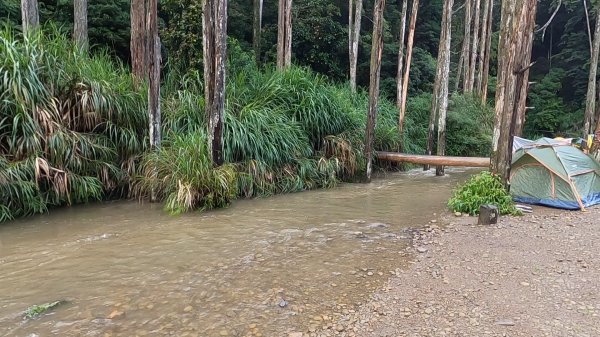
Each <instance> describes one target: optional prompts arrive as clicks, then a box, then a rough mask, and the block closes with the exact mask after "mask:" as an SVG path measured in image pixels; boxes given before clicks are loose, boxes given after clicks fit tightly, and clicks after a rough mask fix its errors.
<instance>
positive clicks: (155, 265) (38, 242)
mask: <svg viewBox="0 0 600 337" xmlns="http://www.w3.org/2000/svg"><path fill="white" fill-rule="evenodd" d="M472 172H473V171H464V170H456V169H455V170H449V171H448V172H447V173H448V175H447V176H446V177H433V176H432V175H431V174H430V173H427V174H425V173H422V172H420V171H411V172H408V173H398V174H388V175H386V176H383V177H379V178H378V179H376V180H375V181H374V182H373V183H371V184H368V185H363V184H347V185H343V186H341V187H339V188H335V189H332V190H325V191H323V190H322V191H311V192H304V193H297V194H291V195H281V196H276V197H273V198H268V199H257V200H244V201H238V202H236V203H235V204H234V205H232V206H231V207H230V208H228V209H224V210H218V211H212V212H207V213H192V214H186V215H183V216H177V217H173V216H169V215H167V214H165V213H164V212H163V211H162V210H161V208H160V206H159V205H149V204H139V203H135V202H115V203H105V204H98V205H89V206H81V207H72V208H69V209H60V210H55V211H53V212H52V214H50V215H43V216H37V217H32V218H28V219H25V220H21V221H16V222H13V223H9V224H5V225H2V226H0V335H2V336H5V335H6V336H36V335H37V336H40V337H43V336H136V335H138V336H143V335H161V336H162V335H173V336H186V335H190V336H220V335H229V336H261V335H262V336H286V333H287V332H289V331H294V330H296V331H306V329H307V326H308V324H309V321H310V320H311V319H312V318H313V317H314V316H315V315H332V314H333V313H334V312H335V313H339V312H342V311H345V310H353V308H355V307H356V306H357V305H358V304H359V303H360V301H361V300H364V299H365V298H366V297H368V295H369V293H371V292H372V291H373V290H375V289H376V288H377V287H379V286H381V285H382V284H383V282H384V281H385V280H386V279H387V277H389V275H390V271H393V270H394V269H395V268H398V267H401V266H402V265H403V263H405V261H406V259H407V257H406V254H405V248H406V246H407V244H408V243H409V236H410V234H409V231H408V229H409V228H410V227H418V226H422V225H424V224H426V223H427V222H428V221H429V220H430V219H432V217H433V216H434V213H436V212H437V213H439V212H441V211H443V210H444V207H445V203H446V201H447V199H448V197H449V195H450V191H451V189H452V188H453V187H454V186H455V185H456V184H457V183H458V182H461V181H464V180H465V179H466V178H467V177H468V175H469V174H470V173H472ZM56 300H66V303H65V304H63V305H61V306H59V307H57V308H56V309H54V310H53V311H51V312H50V313H49V314H46V315H43V316H41V317H40V318H37V319H33V320H24V319H23V318H22V317H23V311H24V310H26V309H27V308H28V307H29V306H31V305H34V304H42V303H46V302H53V301H56Z"/></svg>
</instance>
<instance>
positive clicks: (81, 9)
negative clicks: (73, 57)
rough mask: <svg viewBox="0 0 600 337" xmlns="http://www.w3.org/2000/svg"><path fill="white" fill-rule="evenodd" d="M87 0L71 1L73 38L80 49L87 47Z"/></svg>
mask: <svg viewBox="0 0 600 337" xmlns="http://www.w3.org/2000/svg"><path fill="white" fill-rule="evenodd" d="M87 7H88V4H87V0H75V1H74V2H73V14H74V15H73V38H74V39H75V43H76V44H77V46H78V47H79V48H80V49H87V47H88V13H87Z"/></svg>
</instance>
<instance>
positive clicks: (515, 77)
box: [491, 0, 537, 188]
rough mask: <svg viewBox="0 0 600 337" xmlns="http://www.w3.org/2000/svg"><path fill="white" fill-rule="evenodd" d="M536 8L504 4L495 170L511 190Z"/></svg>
mask: <svg viewBox="0 0 600 337" xmlns="http://www.w3.org/2000/svg"><path fill="white" fill-rule="evenodd" d="M536 9H537V0H516V1H515V0H504V1H503V3H502V19H501V30H500V43H499V45H498V50H499V55H498V85H497V89H496V115H495V121H494V139H493V153H492V160H491V169H492V172H493V173H495V174H498V175H499V176H500V177H501V178H502V181H503V182H504V184H505V185H506V186H507V188H510V167H511V161H512V143H513V136H514V135H515V128H516V125H517V119H518V115H519V113H518V109H519V105H520V102H521V101H522V100H524V99H526V94H527V88H526V87H527V84H528V83H527V79H526V71H527V70H528V69H529V67H530V64H531V42H529V41H527V40H528V39H527V38H524V37H526V36H528V35H529V34H532V32H533V30H534V28H535V14H536ZM524 87H525V88H524Z"/></svg>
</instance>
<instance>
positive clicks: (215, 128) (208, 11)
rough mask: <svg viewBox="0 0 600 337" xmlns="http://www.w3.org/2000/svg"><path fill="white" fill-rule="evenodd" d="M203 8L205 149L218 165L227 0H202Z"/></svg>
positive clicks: (223, 115)
mask: <svg viewBox="0 0 600 337" xmlns="http://www.w3.org/2000/svg"><path fill="white" fill-rule="evenodd" d="M202 10H203V13H202V37H203V41H204V43H203V50H204V55H203V60H204V97H205V98H204V100H205V103H204V105H205V107H206V117H207V119H208V148H209V152H210V154H211V159H212V162H213V165H215V166H219V165H222V164H223V161H224V158H223V121H224V117H225V62H226V57H227V0H203V1H202Z"/></svg>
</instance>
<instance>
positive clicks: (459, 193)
mask: <svg viewBox="0 0 600 337" xmlns="http://www.w3.org/2000/svg"><path fill="white" fill-rule="evenodd" d="M485 204H493V205H496V206H497V207H498V210H499V211H500V213H501V214H512V215H518V214H520V212H519V210H517V208H515V205H514V203H513V201H512V197H511V196H510V194H508V192H507V191H506V189H505V188H504V185H503V184H502V181H501V180H500V177H498V176H496V175H493V174H492V173H490V172H488V171H483V172H481V173H479V174H477V175H474V176H473V177H471V179H469V181H467V182H466V183H465V184H464V185H461V186H458V188H457V189H456V190H454V193H453V195H452V198H450V200H449V201H448V207H450V208H451V209H452V211H454V212H461V213H467V214H470V215H475V214H478V213H479V207H480V206H481V205H485Z"/></svg>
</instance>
